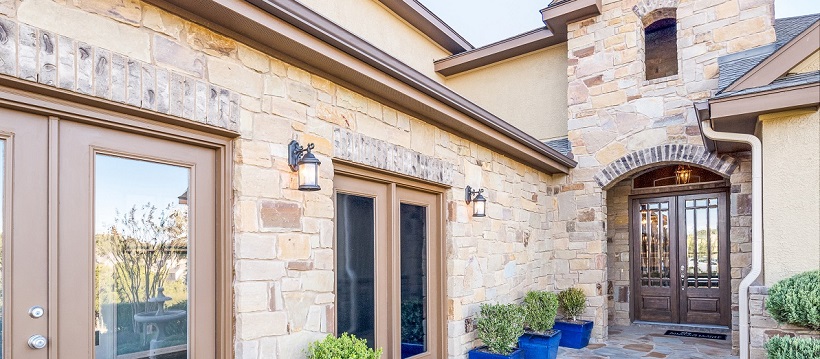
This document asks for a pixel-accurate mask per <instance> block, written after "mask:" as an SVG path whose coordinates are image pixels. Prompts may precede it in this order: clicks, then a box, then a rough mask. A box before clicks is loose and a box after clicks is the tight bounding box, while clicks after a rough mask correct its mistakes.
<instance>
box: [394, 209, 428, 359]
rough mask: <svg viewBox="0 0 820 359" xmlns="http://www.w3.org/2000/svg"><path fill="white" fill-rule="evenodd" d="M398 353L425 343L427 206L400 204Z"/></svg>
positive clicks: (413, 350) (407, 352)
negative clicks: (399, 334)
mask: <svg viewBox="0 0 820 359" xmlns="http://www.w3.org/2000/svg"><path fill="white" fill-rule="evenodd" d="M400 216H401V218H400V221H401V357H402V358H409V357H411V356H413V355H416V354H421V353H424V352H425V351H426V347H427V208H426V207H421V206H415V205H411V204H404V203H402V204H401V208H400Z"/></svg>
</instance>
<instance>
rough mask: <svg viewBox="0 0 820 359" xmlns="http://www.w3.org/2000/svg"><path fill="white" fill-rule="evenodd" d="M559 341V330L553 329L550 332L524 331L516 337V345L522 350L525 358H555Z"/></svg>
mask: <svg viewBox="0 0 820 359" xmlns="http://www.w3.org/2000/svg"><path fill="white" fill-rule="evenodd" d="M560 341H561V331H560V330H553V331H552V334H536V333H525V334H524V335H522V336H521V337H520V338H518V347H519V348H521V350H523V351H524V358H525V359H555V358H557V357H558V342H560Z"/></svg>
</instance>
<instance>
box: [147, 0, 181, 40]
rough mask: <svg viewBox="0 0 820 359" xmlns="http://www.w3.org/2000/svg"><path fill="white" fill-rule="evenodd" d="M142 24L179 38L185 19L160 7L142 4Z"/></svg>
mask: <svg viewBox="0 0 820 359" xmlns="http://www.w3.org/2000/svg"><path fill="white" fill-rule="evenodd" d="M142 25H143V26H145V27H147V28H149V29H151V30H155V31H158V32H160V33H163V34H165V35H168V36H170V37H172V38H174V39H177V40H179V38H180V34H181V33H182V31H183V30H184V29H185V20H183V19H182V18H180V17H178V16H176V15H173V14H171V13H169V12H167V11H165V10H162V9H160V8H157V7H154V6H151V5H148V4H146V3H143V4H142Z"/></svg>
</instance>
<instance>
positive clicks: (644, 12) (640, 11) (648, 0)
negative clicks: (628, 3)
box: [632, 0, 678, 28]
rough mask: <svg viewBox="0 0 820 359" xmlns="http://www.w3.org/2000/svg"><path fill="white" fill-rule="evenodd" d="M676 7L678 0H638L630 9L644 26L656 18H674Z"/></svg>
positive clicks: (653, 21) (656, 19) (650, 23)
mask: <svg viewBox="0 0 820 359" xmlns="http://www.w3.org/2000/svg"><path fill="white" fill-rule="evenodd" d="M677 9H678V0H639V1H638V3H637V4H636V5H635V6H633V7H632V11H633V12H635V15H638V17H639V18H640V19H641V22H642V23H643V27H644V28H646V27H647V26H649V25H652V24H653V23H655V22H656V21H658V20H663V19H676V18H677V14H676V13H677Z"/></svg>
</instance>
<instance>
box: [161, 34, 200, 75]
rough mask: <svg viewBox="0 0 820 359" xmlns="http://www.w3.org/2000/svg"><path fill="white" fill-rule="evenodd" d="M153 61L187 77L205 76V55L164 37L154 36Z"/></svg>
mask: <svg viewBox="0 0 820 359" xmlns="http://www.w3.org/2000/svg"><path fill="white" fill-rule="evenodd" d="M153 54H154V60H155V61H156V62H157V63H158V64H161V65H167V66H171V67H173V68H175V69H178V70H181V71H182V72H185V73H187V74H189V75H193V76H195V77H198V78H202V77H203V76H204V74H205V62H206V60H205V55H204V54H202V53H201V52H197V51H194V50H193V49H191V48H189V47H187V46H183V45H182V44H180V43H178V42H177V41H173V40H170V39H168V38H167V37H165V36H160V35H154V47H153Z"/></svg>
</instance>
